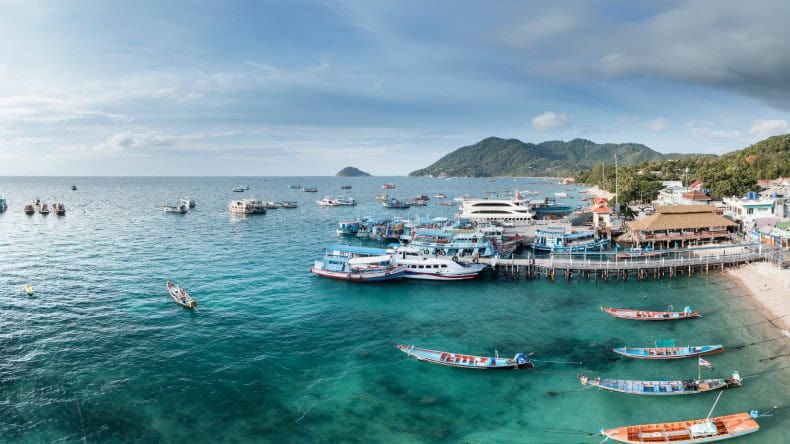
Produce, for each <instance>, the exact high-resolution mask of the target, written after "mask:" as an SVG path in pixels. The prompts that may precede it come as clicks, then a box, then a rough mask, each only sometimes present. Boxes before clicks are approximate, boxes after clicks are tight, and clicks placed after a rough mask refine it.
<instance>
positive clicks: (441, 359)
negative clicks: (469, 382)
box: [395, 344, 534, 370]
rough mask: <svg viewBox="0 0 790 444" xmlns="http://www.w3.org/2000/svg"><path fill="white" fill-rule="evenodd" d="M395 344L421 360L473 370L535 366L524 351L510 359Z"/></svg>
mask: <svg viewBox="0 0 790 444" xmlns="http://www.w3.org/2000/svg"><path fill="white" fill-rule="evenodd" d="M395 346H396V347H397V348H398V349H399V350H400V351H402V352H404V353H406V354H407V355H409V356H411V357H412V358H415V359H417V360H419V361H425V362H429V363H431V364H437V365H443V366H445V367H455V368H466V369H472V370H506V369H520V368H533V367H534V364H533V363H532V361H530V360H529V359H527V358H526V355H524V354H523V353H519V354H518V355H516V358H518V359H515V358H514V359H510V358H499V357H491V356H474V355H464V354H460V353H448V352H443V351H438V350H428V349H424V348H417V347H414V346H413V345H403V344H396V345H395Z"/></svg>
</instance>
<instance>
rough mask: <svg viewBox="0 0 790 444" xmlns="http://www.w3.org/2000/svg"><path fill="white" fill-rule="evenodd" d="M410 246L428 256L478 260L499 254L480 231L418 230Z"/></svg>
mask: <svg viewBox="0 0 790 444" xmlns="http://www.w3.org/2000/svg"><path fill="white" fill-rule="evenodd" d="M409 246H411V247H414V248H417V249H419V250H420V251H422V253H423V254H427V255H437V254H438V255H442V256H454V257H455V256H457V257H464V256H466V257H470V256H471V257H474V258H477V257H489V256H494V255H496V254H497V250H496V248H494V244H493V243H492V242H491V241H489V240H488V239H486V237H485V235H484V234H483V233H481V232H479V231H476V232H472V233H468V232H457V233H452V232H447V231H442V230H430V229H418V230H414V231H413V232H412V235H411V239H410V241H409Z"/></svg>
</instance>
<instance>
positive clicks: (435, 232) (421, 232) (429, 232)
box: [417, 230, 455, 237]
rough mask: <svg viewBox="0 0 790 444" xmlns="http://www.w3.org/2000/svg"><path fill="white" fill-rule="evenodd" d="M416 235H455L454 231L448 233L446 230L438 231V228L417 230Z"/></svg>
mask: <svg viewBox="0 0 790 444" xmlns="http://www.w3.org/2000/svg"><path fill="white" fill-rule="evenodd" d="M417 235H419V236H434V237H453V236H455V233H448V232H446V231H439V230H417Z"/></svg>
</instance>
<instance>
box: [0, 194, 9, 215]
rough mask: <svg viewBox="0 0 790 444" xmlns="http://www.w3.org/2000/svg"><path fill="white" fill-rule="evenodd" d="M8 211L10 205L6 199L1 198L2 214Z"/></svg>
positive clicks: (0, 209) (0, 211)
mask: <svg viewBox="0 0 790 444" xmlns="http://www.w3.org/2000/svg"><path fill="white" fill-rule="evenodd" d="M7 209H8V204H7V203H6V202H5V197H0V213H2V212H4V211H5V210H7Z"/></svg>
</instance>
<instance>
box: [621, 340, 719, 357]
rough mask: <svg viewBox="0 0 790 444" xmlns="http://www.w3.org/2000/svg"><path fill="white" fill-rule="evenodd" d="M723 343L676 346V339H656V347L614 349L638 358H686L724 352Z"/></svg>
mask: <svg viewBox="0 0 790 444" xmlns="http://www.w3.org/2000/svg"><path fill="white" fill-rule="evenodd" d="M724 350H725V349H724V346H723V345H697V346H690V345H687V346H685V347H676V346H675V341H673V340H664V341H656V346H655V347H644V348H640V347H614V348H612V351H613V352H615V353H617V354H620V355H623V356H628V357H629V358H636V359H684V358H693V357H696V356H704V355H710V354H713V353H721V352H723V351H724Z"/></svg>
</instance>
